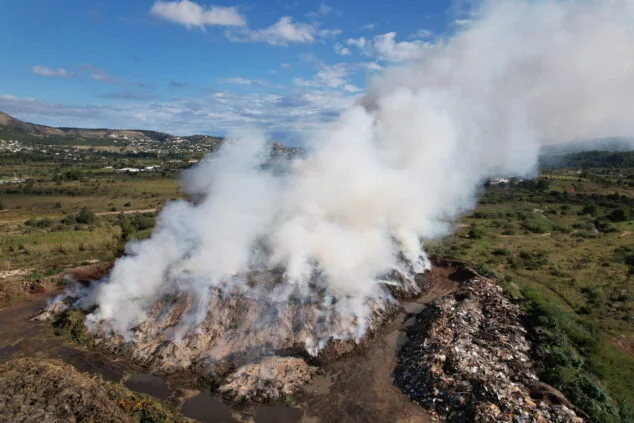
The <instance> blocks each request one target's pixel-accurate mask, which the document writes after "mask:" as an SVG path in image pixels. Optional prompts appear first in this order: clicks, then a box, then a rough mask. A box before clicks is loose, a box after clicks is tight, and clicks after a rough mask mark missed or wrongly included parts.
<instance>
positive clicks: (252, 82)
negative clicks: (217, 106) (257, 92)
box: [220, 76, 284, 88]
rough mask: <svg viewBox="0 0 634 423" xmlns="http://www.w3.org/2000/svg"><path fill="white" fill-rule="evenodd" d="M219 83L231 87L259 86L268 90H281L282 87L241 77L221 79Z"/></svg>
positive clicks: (263, 80) (261, 80)
mask: <svg viewBox="0 0 634 423" xmlns="http://www.w3.org/2000/svg"><path fill="white" fill-rule="evenodd" d="M220 82H221V83H222V84H231V85H261V86H263V87H269V88H283V87H284V86H283V85H279V84H272V83H271V82H269V81H267V80H266V79H248V78H243V77H241V76H236V77H230V78H225V79H221V80H220Z"/></svg>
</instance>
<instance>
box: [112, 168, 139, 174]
mask: <svg viewBox="0 0 634 423" xmlns="http://www.w3.org/2000/svg"><path fill="white" fill-rule="evenodd" d="M140 171H141V169H137V168H135V167H123V168H121V169H117V170H116V172H117V173H139V172H140Z"/></svg>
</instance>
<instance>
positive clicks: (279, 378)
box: [218, 357, 317, 403]
mask: <svg viewBox="0 0 634 423" xmlns="http://www.w3.org/2000/svg"><path fill="white" fill-rule="evenodd" d="M316 372H317V368H316V367H313V366H309V365H308V364H306V362H305V361H304V360H302V359H301V358H296V357H269V358H266V359H264V360H262V361H260V362H258V363H253V364H247V365H244V366H242V367H240V368H239V369H238V370H237V371H236V372H234V373H232V374H230V375H229V376H227V378H226V379H225V383H224V384H223V385H221V386H220V387H219V388H218V391H219V392H220V393H221V394H222V395H223V396H224V397H225V399H227V400H229V401H232V402H235V403H250V402H259V403H266V402H269V401H278V400H280V399H283V398H287V397H291V396H293V395H294V394H296V393H297V392H298V391H300V390H301V389H302V388H303V386H304V385H305V384H307V383H309V382H310V381H311V380H312V378H313V376H314V375H315V373H316Z"/></svg>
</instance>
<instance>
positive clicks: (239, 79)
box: [221, 76, 253, 85]
mask: <svg viewBox="0 0 634 423" xmlns="http://www.w3.org/2000/svg"><path fill="white" fill-rule="evenodd" d="M221 82H222V83H224V84H233V85H251V84H253V81H252V80H250V79H247V78H243V77H241V76H237V77H233V78H225V79H223V80H222V81H221Z"/></svg>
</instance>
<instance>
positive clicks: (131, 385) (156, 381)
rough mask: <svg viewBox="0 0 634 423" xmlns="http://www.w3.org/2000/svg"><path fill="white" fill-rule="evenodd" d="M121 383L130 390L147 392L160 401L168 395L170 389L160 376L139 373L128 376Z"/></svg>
mask: <svg viewBox="0 0 634 423" xmlns="http://www.w3.org/2000/svg"><path fill="white" fill-rule="evenodd" d="M123 385H124V386H125V387H126V388H128V389H129V390H131V391H135V392H140V393H142V394H148V395H151V396H153V397H154V398H158V399H160V400H162V401H165V400H167V398H169V396H170V389H169V387H168V386H167V383H166V382H165V380H164V379H163V378H162V377H160V376H155V375H150V374H139V375H134V376H130V377H129V378H128V379H126V381H125V382H123Z"/></svg>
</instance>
